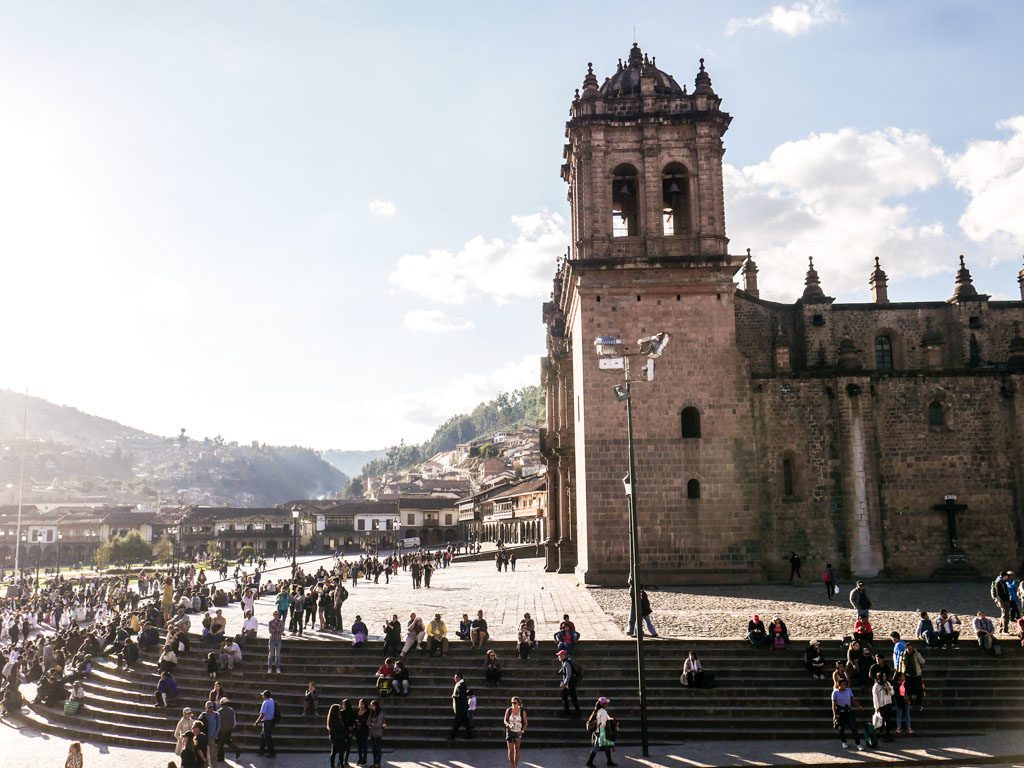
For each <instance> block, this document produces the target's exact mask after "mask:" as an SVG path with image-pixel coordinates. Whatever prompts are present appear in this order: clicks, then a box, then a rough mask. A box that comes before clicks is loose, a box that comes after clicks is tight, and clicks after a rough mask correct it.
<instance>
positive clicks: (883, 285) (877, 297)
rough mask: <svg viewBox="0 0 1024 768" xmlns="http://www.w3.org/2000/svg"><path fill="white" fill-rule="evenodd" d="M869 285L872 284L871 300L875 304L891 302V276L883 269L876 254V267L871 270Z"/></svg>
mask: <svg viewBox="0 0 1024 768" xmlns="http://www.w3.org/2000/svg"><path fill="white" fill-rule="evenodd" d="M868 285H870V286H871V300H872V301H873V302H875V304H888V303H889V278H888V277H887V276H886V274H885V272H883V271H882V266H881V265H880V264H879V263H878V257H877V256H875V268H874V269H873V270H872V271H871V277H869V278H868Z"/></svg>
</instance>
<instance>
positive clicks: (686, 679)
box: [680, 651, 704, 688]
mask: <svg viewBox="0 0 1024 768" xmlns="http://www.w3.org/2000/svg"><path fill="white" fill-rule="evenodd" d="M680 682H682V683H683V684H684V685H686V687H687V688H703V687H704V667H703V666H702V665H701V663H700V660H699V659H698V658H697V652H696V651H690V653H689V655H688V656H687V657H686V661H685V662H683V678H682V680H681V681H680Z"/></svg>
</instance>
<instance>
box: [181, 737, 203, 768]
mask: <svg viewBox="0 0 1024 768" xmlns="http://www.w3.org/2000/svg"><path fill="white" fill-rule="evenodd" d="M180 747H181V768H200V765H199V756H198V755H197V754H196V742H195V737H194V736H193V734H192V731H189V732H188V733H186V734H184V735H183V736H182V737H181V745H180Z"/></svg>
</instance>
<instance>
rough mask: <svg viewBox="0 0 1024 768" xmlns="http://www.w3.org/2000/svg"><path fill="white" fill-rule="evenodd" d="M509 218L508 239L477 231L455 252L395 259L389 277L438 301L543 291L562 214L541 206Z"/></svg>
mask: <svg viewBox="0 0 1024 768" xmlns="http://www.w3.org/2000/svg"><path fill="white" fill-rule="evenodd" d="M512 223H513V224H514V225H515V226H516V229H517V230H518V234H517V235H516V236H515V238H514V239H513V240H510V241H506V240H502V239H500V238H492V239H485V238H484V237H483V236H482V235H477V236H476V237H474V238H473V239H472V240H469V241H468V242H466V243H465V244H464V245H463V246H462V248H461V249H460V250H458V251H457V252H455V253H453V252H451V251H446V250H429V251H427V253H426V254H409V255H406V256H403V257H402V258H401V259H399V261H398V265H397V267H396V268H395V270H394V271H393V272H392V273H391V275H390V276H389V279H390V280H391V282H392V283H394V284H395V285H396V286H398V287H399V288H401V289H402V290H406V291H410V292H412V293H416V294H419V295H421V296H426V297H427V298H430V299H433V300H434V301H437V302H440V303H443V304H463V303H465V302H466V301H467V300H468V299H469V298H471V297H473V296H477V295H479V296H485V297H489V298H491V299H493V300H494V301H496V302H497V303H499V304H503V303H506V302H509V301H514V300H516V299H526V298H529V299H535V298H542V297H544V296H547V295H548V293H549V292H550V290H551V276H552V275H553V273H554V266H555V261H556V260H557V258H558V257H559V256H560V255H561V254H562V253H564V251H565V247H566V245H567V244H568V240H569V235H568V232H567V231H566V228H565V220H564V219H563V218H562V217H561V216H559V215H558V214H556V213H550V212H548V211H542V212H540V213H534V214H530V215H528V216H513V217H512Z"/></svg>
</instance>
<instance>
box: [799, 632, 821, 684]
mask: <svg viewBox="0 0 1024 768" xmlns="http://www.w3.org/2000/svg"><path fill="white" fill-rule="evenodd" d="M804 666H805V667H806V668H807V671H808V672H809V673H810V675H811V677H813V678H814V679H815V680H824V679H825V657H824V656H823V655H822V653H821V648H820V646H819V643H818V641H817V640H811V642H810V643H808V644H807V650H806V651H804Z"/></svg>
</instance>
